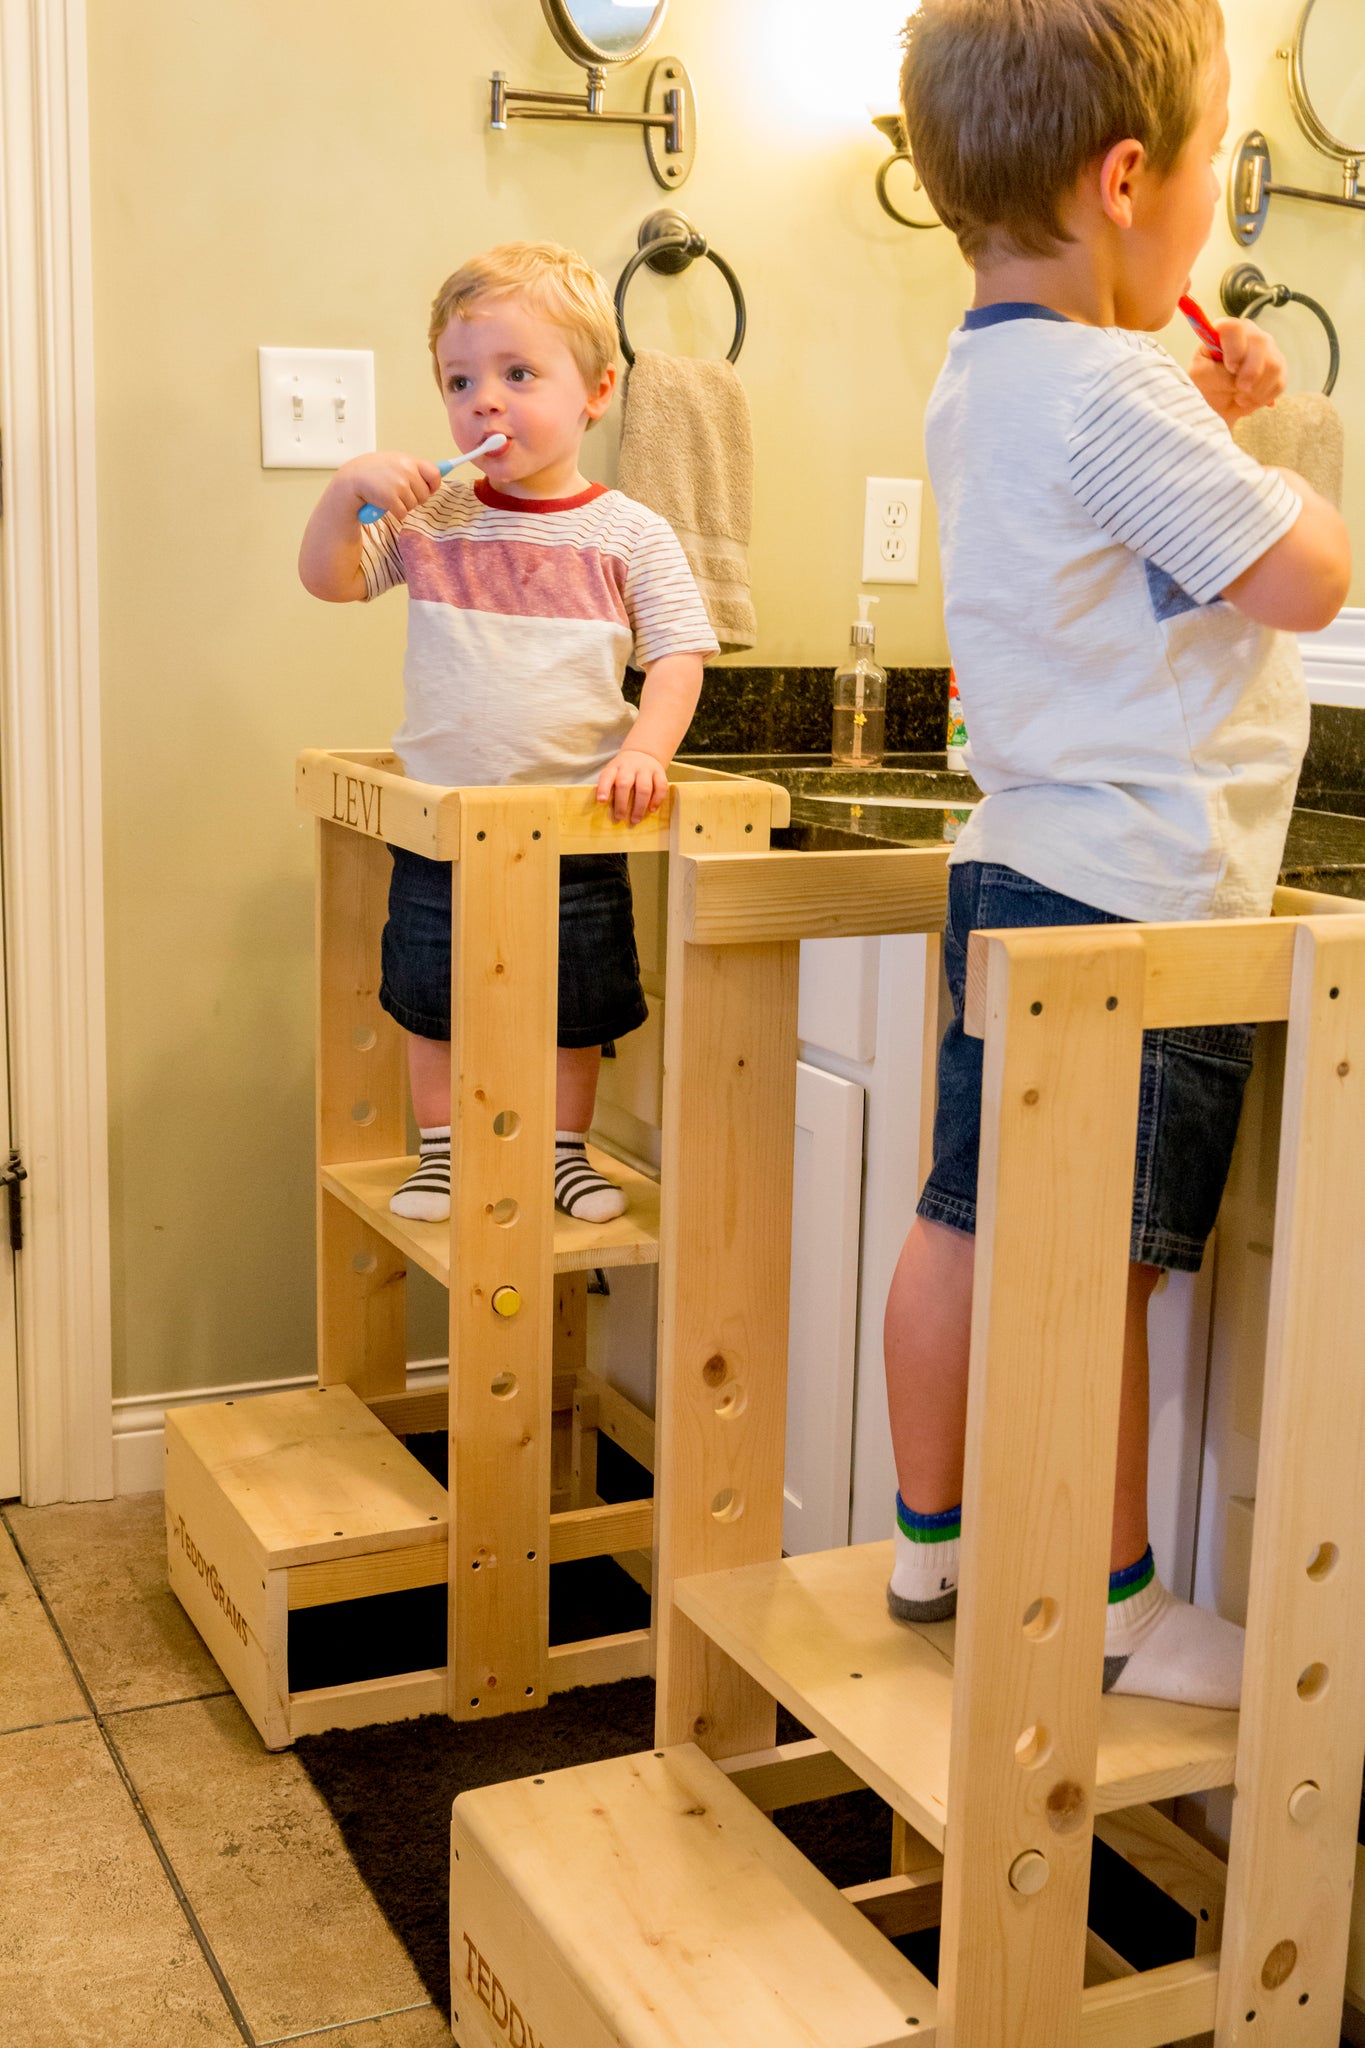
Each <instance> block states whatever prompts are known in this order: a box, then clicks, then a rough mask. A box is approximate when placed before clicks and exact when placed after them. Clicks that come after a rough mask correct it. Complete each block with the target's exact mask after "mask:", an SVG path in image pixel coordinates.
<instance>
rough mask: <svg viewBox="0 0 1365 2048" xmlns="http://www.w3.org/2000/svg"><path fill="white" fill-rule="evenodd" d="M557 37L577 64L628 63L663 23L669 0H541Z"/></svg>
mask: <svg viewBox="0 0 1365 2048" xmlns="http://www.w3.org/2000/svg"><path fill="white" fill-rule="evenodd" d="M540 4H541V6H542V7H543V8H544V10H545V19H546V20H547V21H548V22H549V24H550V29H551V31H552V33H553V35H554V39H555V41H556V42H557V43H558V44H559V47H560V49H561V50H563V51H564V53H565V55H566V56H568V57H572V58H573V60H574V62H575V64H586V65H594V64H628V63H629V62H630V60H631V58H632V57H638V56H639V54H640V52H641V51H642V50H646V49H648V48H649V45H650V44H651V43H652V42H653V40H654V38H655V36H656V35H657V34H658V33H659V30H660V29H661V28H662V27H663V24H664V16H665V15H666V14H667V12H668V0H540Z"/></svg>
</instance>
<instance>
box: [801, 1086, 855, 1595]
mask: <svg viewBox="0 0 1365 2048" xmlns="http://www.w3.org/2000/svg"><path fill="white" fill-rule="evenodd" d="M863 1100H864V1097H863V1090H862V1089H861V1088H860V1087H859V1086H858V1085H857V1083H856V1082H854V1081H845V1080H844V1079H842V1078H841V1076H839V1075H838V1074H827V1073H825V1072H824V1070H823V1069H822V1068H820V1067H809V1066H807V1065H806V1063H805V1062H804V1060H803V1061H799V1062H798V1064H797V1068H796V1177H795V1185H794V1189H793V1198H792V1278H791V1336H790V1339H789V1342H788V1349H787V1462H786V1475H785V1479H784V1497H783V1505H782V1548H783V1549H784V1550H785V1551H787V1552H788V1553H789V1554H790V1555H793V1556H794V1555H796V1554H797V1553H798V1552H804V1551H808V1550H837V1549H839V1548H841V1547H842V1546H843V1545H844V1544H846V1543H847V1542H848V1511H849V1486H850V1479H851V1475H852V1469H853V1385H854V1366H855V1359H856V1346H857V1335H858V1247H859V1237H860V1228H861V1217H862V1180H863Z"/></svg>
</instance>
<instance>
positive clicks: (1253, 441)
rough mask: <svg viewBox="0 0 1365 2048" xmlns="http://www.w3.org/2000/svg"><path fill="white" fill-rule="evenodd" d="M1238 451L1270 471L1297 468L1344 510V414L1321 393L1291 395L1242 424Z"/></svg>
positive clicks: (1237, 434) (1235, 435)
mask: <svg viewBox="0 0 1365 2048" xmlns="http://www.w3.org/2000/svg"><path fill="white" fill-rule="evenodd" d="M1232 437H1233V439H1234V440H1235V441H1236V443H1237V446H1238V447H1239V448H1245V450H1246V452H1247V454H1248V455H1252V456H1254V457H1255V459H1256V461H1257V462H1261V463H1264V464H1265V465H1266V467H1267V468H1270V469H1295V470H1297V471H1298V473H1299V475H1300V476H1301V477H1303V479H1304V480H1305V482H1307V483H1310V484H1311V485H1312V486H1313V489H1314V490H1315V491H1317V492H1318V493H1319V494H1320V496H1322V497H1324V498H1326V500H1327V502H1328V504H1329V505H1335V506H1336V507H1337V509H1338V510H1340V508H1341V481H1342V470H1343V466H1344V463H1345V459H1346V435H1345V429H1344V428H1343V426H1342V423H1341V414H1340V413H1339V412H1338V411H1337V409H1336V407H1335V406H1334V405H1333V403H1332V401H1331V399H1330V398H1326V397H1324V395H1323V393H1322V392H1321V391H1290V392H1288V393H1286V395H1285V396H1284V397H1283V398H1279V399H1277V400H1276V401H1275V403H1274V405H1271V406H1265V407H1263V408H1262V410H1261V411H1260V412H1253V413H1249V414H1248V415H1247V417H1246V419H1244V420H1238V422H1237V424H1236V426H1235V427H1234V428H1233V430H1232Z"/></svg>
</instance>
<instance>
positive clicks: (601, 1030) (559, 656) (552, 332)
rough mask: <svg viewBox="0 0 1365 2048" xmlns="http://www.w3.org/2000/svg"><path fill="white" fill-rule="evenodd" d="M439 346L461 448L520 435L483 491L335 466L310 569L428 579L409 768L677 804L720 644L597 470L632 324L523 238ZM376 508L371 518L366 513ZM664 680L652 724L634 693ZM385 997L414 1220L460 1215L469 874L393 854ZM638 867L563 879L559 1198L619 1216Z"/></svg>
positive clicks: (641, 518)
mask: <svg viewBox="0 0 1365 2048" xmlns="http://www.w3.org/2000/svg"><path fill="white" fill-rule="evenodd" d="M428 339H429V343H430V348H431V355H432V362H433V365H434V368H435V372H436V379H437V384H438V386H439V388H440V391H441V396H442V398H443V400H444V402H445V408H446V417H447V420H448V422H449V425H450V430H451V434H452V436H453V437H454V441H455V445H456V446H457V448H460V449H462V450H463V449H471V448H476V447H478V446H479V445H480V444H481V443H482V442H483V441H485V440H486V439H487V438H488V437H489V436H490V435H491V434H501V435H503V436H504V437H505V444H504V446H503V447H502V448H501V449H500V450H499V451H498V452H497V453H496V454H489V455H486V456H483V457H481V458H480V459H479V463H478V468H479V469H480V470H481V471H482V472H483V474H482V476H481V477H480V478H479V479H478V481H477V482H475V483H473V484H471V483H469V482H468V481H466V480H465V479H466V478H467V476H468V471H461V472H459V473H458V474H456V475H454V476H451V477H450V478H448V479H446V480H445V481H443V480H442V478H441V475H440V472H439V470H438V469H437V467H436V465H435V464H434V463H433V462H428V461H423V460H421V459H420V458H418V457H415V456H412V455H401V454H376V455H362V456H358V457H357V458H356V459H355V460H354V461H353V462H347V463H344V464H343V465H342V467H341V468H340V469H339V470H338V471H337V473H336V475H335V477H334V478H333V479H332V481H331V483H329V484H328V486H327V488H326V490H325V491H324V492H323V494H322V497H321V499H320V500H319V502H318V504H317V507H316V509H315V510H314V512H313V515H312V518H311V519H310V520H309V522H308V527H307V530H306V532H305V533H304V537H303V546H302V549H301V551H300V555H299V574H300V576H301V577H302V579H303V583H304V585H305V587H306V588H307V589H308V590H309V591H311V592H312V594H313V595H314V596H315V597H321V598H325V599H328V600H330V601H331V602H334V603H347V602H349V601H351V600H353V599H358V600H365V599H370V598H375V597H378V596H379V595H380V594H381V593H382V592H383V591H385V590H389V589H392V588H393V587H394V586H395V585H397V584H400V583H403V584H406V585H407V589H408V598H409V605H408V648H407V658H406V661H405V664H404V688H405V706H404V718H403V724H402V727H401V728H400V730H399V732H398V734H397V736H396V738H395V740H394V747H395V750H396V752H397V753H398V755H399V756H400V758H401V760H402V762H403V766H404V770H405V772H406V773H407V774H409V775H412V776H414V777H416V778H418V779H419V780H421V781H424V782H436V783H445V784H460V783H463V784H490V783H492V784H502V783H528V782H529V783H595V784H596V786H597V795H598V799H599V800H600V801H601V802H602V803H603V804H610V805H611V806H612V810H613V815H614V816H615V817H617V818H619V819H626V818H630V819H632V820H634V821H635V822H637V823H638V822H639V820H640V819H641V818H643V817H645V816H646V815H647V813H648V812H650V811H653V810H657V809H658V807H659V805H660V803H661V802H662V800H663V797H664V793H665V791H666V789H667V786H668V780H667V768H668V763H669V761H670V760H671V759H672V757H673V754H674V751H675V750H676V748H677V746H678V743H679V741H680V740H681V739H682V736H683V734H684V733H685V732H686V730H687V727H688V725H689V723H690V722H691V718H692V713H693V711H694V710H695V708H696V704H697V698H698V696H699V694H700V691H701V679H702V661H703V658H704V657H705V656H706V655H708V654H714V653H715V652H716V651H717V643H716V639H715V636H714V634H713V633H712V631H711V627H710V624H709V622H708V620H707V616H706V612H705V610H704V609H703V606H702V602H701V599H700V597H699V596H698V594H697V589H696V585H695V584H694V582H693V580H692V575H691V572H690V570H689V569H688V566H687V563H686V560H685V558H684V556H683V552H682V549H681V548H680V547H679V545H678V542H677V540H676V539H675V537H674V535H673V533H672V531H671V529H670V528H669V527H668V525H667V524H666V523H665V521H664V520H662V519H660V518H659V517H658V515H657V514H656V513H653V512H651V511H649V510H647V508H646V507H645V506H643V505H638V504H636V503H635V502H634V500H633V499H630V498H627V497H626V496H625V495H624V494H623V493H622V492H620V491H615V490H608V489H606V488H605V487H604V486H603V485H601V484H590V483H589V482H588V481H587V479H586V478H585V477H584V476H583V475H582V473H581V472H580V470H579V466H578V460H579V450H580V448H581V446H582V442H583V436H584V434H585V433H586V432H587V429H588V428H589V426H591V425H592V424H593V422H594V421H596V420H599V419H600V418H601V417H602V415H603V414H604V413H605V412H606V410H607V407H608V406H609V405H610V403H611V396H612V390H613V388H614V385H615V382H616V369H615V356H616V319H615V314H614V312H613V309H612V304H611V299H610V297H609V296H608V294H607V290H606V287H605V285H604V284H603V282H602V280H601V278H600V277H599V276H598V275H597V273H596V272H595V271H594V270H592V269H590V268H589V266H588V265H587V264H586V263H584V262H583V261H582V259H581V258H580V257H578V256H576V255H574V254H573V253H572V251H570V250H567V249H562V248H559V247H558V246H556V245H555V244H553V243H548V242H514V243H507V244H504V245H503V246H501V247H499V248H496V249H490V250H489V251H488V252H487V253H486V254H485V255H483V256H479V257H476V258H474V259H473V260H472V261H471V262H468V263H466V264H464V265H463V266H462V267H461V268H460V269H459V270H457V271H455V272H454V274H453V275H452V276H450V277H448V278H447V279H446V281H445V283H444V284H443V285H442V286H441V289H440V291H439V292H438V293H437V295H436V300H435V303H434V305H433V307H432V311H431V323H430V331H429V336H428ZM367 502H369V503H372V504H376V505H379V506H382V507H383V509H384V512H385V515H386V516H385V517H384V519H383V520H382V521H380V522H378V523H377V524H375V525H373V526H361V525H359V524H358V523H357V514H358V513H359V511H360V509H361V507H362V506H363V505H364V504H365V503H367ZM627 666H634V667H636V668H639V669H642V670H643V671H644V687H643V691H642V694H641V698H640V706H639V710H638V712H637V711H636V710H635V708H634V707H633V706H632V705H631V704H630V703H629V702H628V701H627V699H626V698H625V697H624V695H623V694H622V688H621V686H622V682H623V679H624V676H625V671H626V668H627ZM393 861H394V872H393V881H392V884H391V888H390V895H389V922H388V924H387V926H386V927H385V931H384V940H383V981H382V983H381V988H380V1001H381V1003H383V1005H384V1007H385V1009H387V1010H388V1011H389V1013H390V1014H391V1015H392V1016H394V1017H395V1018H396V1019H397V1021H398V1022H399V1023H400V1024H401V1025H402V1026H403V1028H404V1030H405V1031H406V1032H407V1033H408V1054H409V1059H408V1066H409V1075H410V1079H411V1085H412V1100H413V1109H414V1113H415V1115H416V1119H417V1123H418V1126H419V1128H420V1132H421V1162H420V1165H419V1168H418V1171H417V1172H416V1173H415V1174H414V1175H413V1176H412V1178H411V1179H410V1180H408V1181H407V1182H405V1183H404V1185H403V1186H402V1187H401V1188H400V1189H399V1190H398V1192H397V1193H396V1194H395V1195H394V1197H393V1200H392V1203H391V1207H392V1208H393V1209H395V1210H396V1211H397V1212H398V1214H400V1215H404V1216H414V1217H420V1218H425V1219H429V1220H439V1219H440V1218H442V1217H445V1216H448V1215H449V1213H450V869H449V866H448V864H444V863H440V862H436V861H428V860H423V859H422V858H421V857H420V856H419V855H416V854H411V853H406V852H404V851H403V850H402V849H401V848H395V849H393ZM645 1015H646V1010H645V1000H644V993H643V990H642V989H641V986H640V975H639V964H638V961H637V958H636V952H635V937H634V925H633V921H632V914H631V901H630V882H629V878H628V876H627V872H626V860H625V855H624V854H622V853H610V854H593V855H579V856H571V857H569V858H566V859H564V860H563V861H562V862H561V864H560V918H559V1052H558V1059H557V1069H556V1114H555V1122H556V1125H557V1129H556V1132H555V1163H554V1184H555V1201H556V1203H557V1205H558V1206H559V1207H560V1208H561V1209H563V1210H565V1211H566V1212H567V1213H568V1214H570V1215H574V1216H578V1217H583V1218H586V1219H588V1220H590V1221H594V1222H602V1221H605V1220H607V1219H608V1218H610V1217H612V1216H616V1215H619V1214H620V1212H621V1210H622V1209H624V1207H625V1196H624V1194H623V1193H622V1191H621V1189H620V1188H619V1187H617V1186H616V1184H615V1183H614V1182H612V1181H610V1180H608V1179H607V1178H606V1177H605V1176H604V1175H602V1174H600V1173H597V1172H596V1171H595V1170H594V1169H593V1168H592V1167H591V1166H590V1165H589V1163H588V1161H587V1157H586V1152H585V1143H586V1135H587V1131H588V1128H589V1125H590V1124H591V1121H592V1114H593V1106H594V1103H595V1100H596V1094H597V1077H598V1069H599V1066H600V1063H601V1058H602V1048H603V1046H604V1045H607V1044H610V1043H611V1042H612V1041H614V1040H615V1039H617V1038H620V1037H623V1036H624V1035H625V1033H626V1032H628V1031H633V1030H635V1029H636V1028H637V1027H638V1026H639V1025H641V1024H642V1023H643V1022H644V1021H645Z"/></svg>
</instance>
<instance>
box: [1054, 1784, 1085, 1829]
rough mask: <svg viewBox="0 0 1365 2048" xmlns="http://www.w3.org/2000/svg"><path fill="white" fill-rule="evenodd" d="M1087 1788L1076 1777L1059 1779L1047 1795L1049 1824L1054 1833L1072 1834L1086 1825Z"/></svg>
mask: <svg viewBox="0 0 1365 2048" xmlns="http://www.w3.org/2000/svg"><path fill="white" fill-rule="evenodd" d="M1086 1811H1087V1802H1086V1797H1085V1788H1084V1787H1083V1786H1081V1785H1078V1784H1077V1783H1076V1781H1075V1779H1074V1778H1062V1779H1059V1781H1058V1782H1057V1784H1055V1785H1054V1786H1053V1788H1052V1790H1051V1791H1050V1792H1049V1793H1048V1795H1047V1824H1048V1826H1049V1827H1050V1828H1051V1829H1052V1832H1053V1834H1054V1835H1070V1834H1073V1833H1074V1832H1075V1830H1076V1829H1077V1828H1079V1827H1082V1826H1084V1824H1085V1817H1086Z"/></svg>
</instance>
